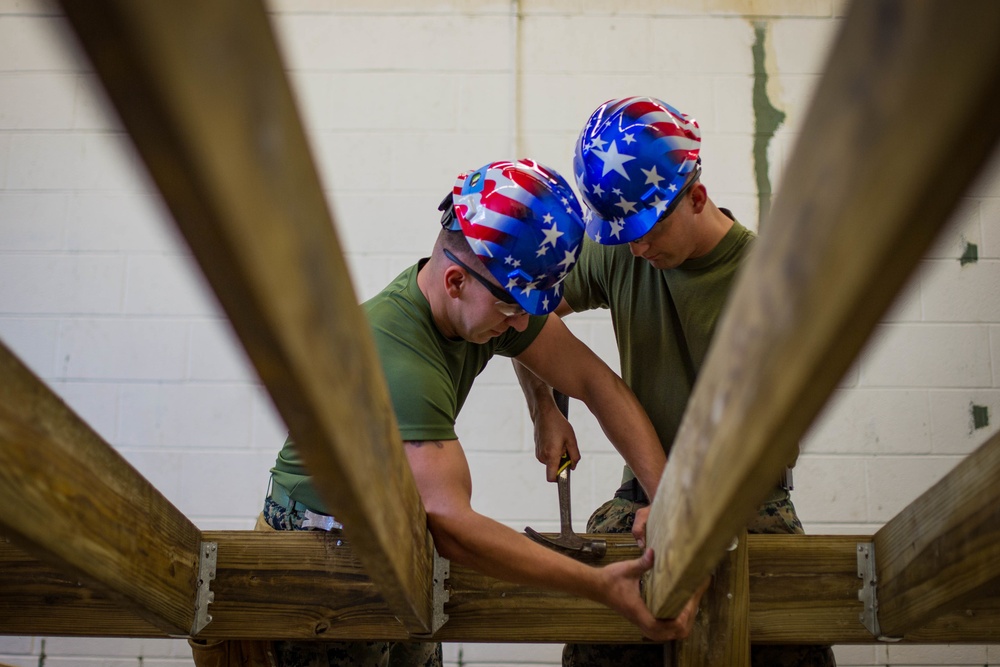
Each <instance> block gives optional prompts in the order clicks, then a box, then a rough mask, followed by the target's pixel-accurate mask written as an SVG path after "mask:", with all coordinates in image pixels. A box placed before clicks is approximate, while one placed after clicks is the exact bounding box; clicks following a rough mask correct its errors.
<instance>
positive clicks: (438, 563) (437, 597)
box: [410, 547, 451, 639]
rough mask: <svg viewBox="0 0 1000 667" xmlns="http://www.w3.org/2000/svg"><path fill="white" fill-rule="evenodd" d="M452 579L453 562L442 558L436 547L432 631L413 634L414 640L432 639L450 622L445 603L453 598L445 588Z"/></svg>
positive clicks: (411, 634)
mask: <svg viewBox="0 0 1000 667" xmlns="http://www.w3.org/2000/svg"><path fill="white" fill-rule="evenodd" d="M450 577H451V561H450V560H448V559H447V558H442V557H441V554H439V553H438V550H437V547H434V584H433V588H432V593H433V595H434V597H433V604H434V609H433V616H432V617H431V631H430V632H427V633H423V632H419V633H418V632H411V633H410V636H411V637H413V638H414V639H420V638H424V637H432V636H433V635H434V634H435V633H437V631H438V630H440V629H441V626H442V625H444V624H445V623H447V622H448V614H446V613H444V603H445V602H447V601H448V600H449V598H450V597H451V592H450V591H448V590H447V589H446V588H445V587H444V582H445V581H447V580H448V579H449V578H450Z"/></svg>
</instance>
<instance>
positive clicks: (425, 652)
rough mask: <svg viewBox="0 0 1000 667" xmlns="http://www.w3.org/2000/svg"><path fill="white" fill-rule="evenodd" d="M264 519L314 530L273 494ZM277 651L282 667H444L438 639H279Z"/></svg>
mask: <svg viewBox="0 0 1000 667" xmlns="http://www.w3.org/2000/svg"><path fill="white" fill-rule="evenodd" d="M261 519H263V522H264V523H265V524H266V527H268V528H272V529H274V530H311V529H309V528H303V527H302V516H301V514H300V513H298V512H296V511H295V510H288V509H286V508H285V507H283V506H282V505H279V504H278V503H276V502H274V501H273V500H271V498H267V500H265V501H264V512H263V515H262V516H261ZM260 523H261V521H260V519H258V526H259V527H261V528H264V529H265V530H266V528H265V527H264V526H260ZM331 532H334V533H336V532H339V531H338V530H336V529H334V530H333V531H331ZM274 654H275V658H276V660H277V665H278V667H441V662H442V658H441V644H439V643H437V642H412V643H404V642H301V641H278V642H274Z"/></svg>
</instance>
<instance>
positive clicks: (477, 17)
mask: <svg viewBox="0 0 1000 667" xmlns="http://www.w3.org/2000/svg"><path fill="white" fill-rule="evenodd" d="M666 5H669V7H666ZM270 7H271V9H272V10H273V18H274V25H275V28H276V32H277V34H278V37H279V39H280V42H281V44H282V47H283V50H284V53H285V56H286V58H287V66H288V70H289V72H290V74H291V77H292V80H293V84H294V86H295V89H296V92H297V94H298V95H299V98H300V101H301V107H302V112H303V116H304V118H305V122H306V125H307V127H308V131H309V133H310V137H311V139H312V142H313V146H314V147H315V152H316V156H317V159H318V162H319V168H320V170H321V173H322V178H323V183H324V184H325V188H326V191H327V193H328V195H329V198H330V201H331V203H332V208H333V211H334V213H335V217H336V220H337V225H338V231H339V233H340V236H341V239H342V242H343V244H344V247H345V251H346V253H347V257H348V261H349V263H350V266H351V269H352V272H353V277H354V280H355V285H356V288H357V290H358V292H359V299H363V298H367V297H369V296H371V295H372V294H374V293H375V292H376V291H378V289H379V288H381V287H382V286H383V285H384V284H385V283H386V282H388V281H389V280H390V279H391V278H392V277H393V276H394V275H395V274H396V273H398V272H399V271H400V270H401V269H403V268H404V267H406V266H408V265H409V264H411V263H412V262H413V261H415V260H416V259H417V258H418V257H420V256H421V254H422V253H425V252H426V250H427V249H429V248H430V245H431V243H432V241H433V239H434V236H435V234H436V232H437V228H438V227H437V218H438V214H437V212H436V210H435V207H436V205H437V203H438V201H439V200H440V198H441V196H442V195H443V194H444V192H446V191H447V188H449V187H450V186H451V183H452V179H453V178H454V176H455V175H456V174H457V173H458V172H459V171H462V170H464V169H468V168H474V167H478V166H480V165H482V164H483V163H485V162H488V161H490V160H495V159H502V158H511V157H524V156H528V157H533V158H535V159H538V160H540V161H541V162H543V163H546V164H548V165H550V166H552V167H555V168H556V169H558V170H560V171H562V172H564V173H565V174H567V175H569V174H570V164H571V159H572V157H571V156H572V146H573V141H574V139H575V137H576V134H577V133H578V131H579V129H580V127H581V126H582V124H583V122H584V121H585V120H586V118H587V116H588V115H589V113H590V112H591V111H592V110H593V108H595V107H596V106H597V105H598V104H599V103H601V102H603V101H604V100H606V99H608V98H612V97H618V96H623V95H629V94H648V95H654V96H657V97H661V98H663V99H665V100H667V101H669V102H671V103H672V104H674V105H675V106H677V107H679V108H680V109H681V110H683V111H685V112H687V113H689V114H691V115H693V116H694V117H695V118H697V119H698V120H699V122H700V124H701V126H702V129H703V131H704V149H703V157H704V162H705V174H704V182H705V183H706V185H707V186H708V188H709V191H710V194H711V195H712V197H713V198H714V199H715V201H716V202H717V203H719V204H721V205H724V206H728V207H730V208H731V209H733V210H734V212H735V213H736V215H737V217H738V218H739V219H740V220H741V221H743V222H744V223H747V224H748V225H749V226H751V227H756V226H757V225H756V221H757V203H756V194H755V192H756V186H755V181H754V177H753V163H752V154H751V150H752V144H753V131H754V118H753V110H752V105H751V89H752V83H753V59H752V55H751V46H752V44H753V41H754V25H755V23H758V22H762V24H763V25H765V26H766V28H767V59H766V62H767V66H768V70H769V75H770V85H769V92H770V97H771V102H772V104H774V105H775V106H776V107H778V108H779V109H781V110H782V111H784V112H785V113H786V114H787V118H786V120H785V123H784V125H783V126H782V127H781V129H780V130H779V131H778V133H777V135H776V137H775V139H774V141H773V142H772V145H771V150H770V174H771V179H772V182H773V183H775V184H776V185H780V175H781V169H782V165H783V164H784V161H785V159H786V157H787V156H788V155H789V154H790V151H791V150H792V146H793V145H794V142H795V140H796V139H797V129H798V127H799V126H800V123H801V121H802V118H803V115H804V113H805V111H806V108H807V104H808V102H809V98H810V95H811V92H812V90H813V87H814V85H815V83H816V82H817V81H818V79H819V75H820V73H821V71H822V69H823V63H824V57H825V53H826V50H827V48H828V45H829V43H830V40H831V39H832V37H833V35H834V34H835V31H836V29H837V27H838V24H839V22H840V19H841V18H842V15H843V10H844V5H843V3H842V2H841V0H756V1H754V2H748V1H737V0H732V1H728V2H727V1H725V0H685V1H684V2H674V3H661V2H654V1H652V0H621V1H619V2H617V3H615V7H614V8H613V10H608V9H607V8H606V7H605V4H604V3H593V2H587V3H579V2H569V1H568V0H522V1H521V2H517V1H512V2H501V1H500V0H438V1H437V2H436V3H433V4H432V3H423V2H414V1H413V0H378V1H377V2H376V1H373V0H368V1H366V2H359V1H358V0H353V1H349V0H272V1H271V4H270ZM929 127H931V128H932V127H933V124H929ZM858 242H859V243H864V239H858ZM968 244H975V246H976V247H977V250H978V261H977V262H974V263H965V264H962V263H960V261H959V258H960V257H961V256H962V255H963V253H964V252H965V250H966V248H967V245H968ZM998 293H1000V160H994V163H993V166H992V167H991V168H990V169H989V170H988V172H987V173H985V174H984V175H983V177H982V178H981V179H980V180H979V182H978V183H977V184H976V185H975V186H974V187H973V189H972V190H971V191H970V192H969V193H968V195H967V196H966V197H965V198H964V200H963V204H962V207H961V210H960V211H958V212H957V213H956V215H955V222H954V224H953V225H952V226H951V227H950V228H949V229H948V230H947V231H946V232H945V234H944V236H943V238H942V239H941V240H940V242H939V243H938V244H937V245H936V246H935V248H934V250H933V251H932V252H930V253H929V254H928V256H927V257H926V258H925V259H924V260H923V262H922V263H921V266H920V269H919V272H918V274H917V275H916V276H915V277H914V278H913V280H912V282H911V285H910V287H909V289H908V290H907V291H906V292H905V294H903V295H902V296H901V298H900V300H899V301H898V303H897V306H896V307H895V308H894V309H893V311H892V312H891V313H890V314H889V315H888V316H887V317H886V318H885V321H884V322H883V323H882V324H881V325H880V326H879V328H878V331H877V335H876V337H875V339H874V341H873V342H872V344H871V345H869V347H868V349H867V350H866V352H865V353H864V354H863V356H862V357H861V358H860V359H859V360H858V362H857V363H856V364H855V366H854V367H853V368H852V370H851V371H850V372H849V373H848V374H847V376H846V377H845V378H844V380H843V381H842V383H841V385H840V388H839V389H838V391H837V393H836V396H835V400H834V401H833V402H832V403H831V404H830V405H829V407H828V409H827V410H826V411H825V413H824V414H823V416H822V417H821V419H820V420H819V422H818V423H817V424H816V426H815V427H814V429H813V430H812V432H811V433H810V435H809V436H808V438H807V439H806V441H805V442H804V444H803V455H802V457H801V459H800V461H799V465H798V468H797V471H796V491H795V494H794V498H795V501H796V503H797V505H798V508H799V511H800V514H801V516H802V519H803V521H804V523H805V524H806V527H807V530H809V531H810V532H814V533H865V534H870V533H873V532H874V531H875V530H877V528H878V527H880V526H881V525H882V524H883V523H884V522H885V521H886V520H887V519H889V518H891V517H892V516H893V515H894V514H895V513H896V512H898V511H899V510H900V509H902V508H903V507H904V506H906V505H907V504H908V503H909V502H910V501H912V500H913V499H914V498H916V497H917V496H918V495H919V494H920V493H922V492H923V491H924V490H926V489H927V488H928V487H929V486H930V484H932V483H933V482H935V481H936V480H938V479H940V478H941V477H942V476H943V475H944V474H945V473H947V472H948V471H949V470H950V469H951V468H952V467H953V466H954V465H955V464H956V463H957V462H958V461H959V460H961V458H962V457H963V456H964V455H965V454H967V453H968V452H970V451H971V450H973V449H974V448H975V447H976V446H977V445H979V444H980V443H982V442H983V441H984V440H985V439H986V438H987V437H988V436H990V435H992V434H993V433H994V432H995V431H996V429H997V424H998V423H1000V297H998V296H997V295H998ZM569 323H570V325H571V327H572V329H573V330H574V331H575V332H576V333H577V334H578V335H579V336H580V337H582V338H583V339H584V340H585V341H587V342H588V343H589V344H590V345H591V346H592V347H594V348H595V349H596V350H597V351H598V352H599V353H600V354H601V355H602V356H603V357H604V358H605V359H607V360H608V362H609V363H610V364H611V365H612V366H613V367H616V368H617V365H618V363H617V355H616V352H615V345H614V339H613V336H612V332H611V327H610V324H609V321H608V319H607V318H605V317H602V316H600V315H594V314H582V315H576V316H574V317H572V318H570V320H569ZM0 339H2V340H3V342H4V343H5V344H6V345H7V346H9V347H10V348H12V349H13V350H14V352H15V353H16V354H17V355H18V356H19V357H20V358H21V359H23V360H24V361H25V362H26V363H27V364H28V365H29V366H31V368H32V369H33V370H34V371H35V372H36V373H37V374H38V375H40V376H41V377H42V378H43V379H44V380H45V381H46V382H47V383H48V384H49V385H50V386H51V387H52V388H53V389H54V390H55V391H56V392H58V393H59V395H61V396H62V397H63V398H64V399H65V400H66V401H67V402H68V403H69V404H70V405H71V406H72V407H73V408H74V409H75V410H76V411H77V412H78V413H79V414H80V415H81V416H82V417H83V418H84V419H85V420H87V421H88V422H89V423H90V424H91V425H92V426H93V427H94V428H95V429H96V430H97V431H98V432H99V433H100V434H101V435H102V436H103V437H104V438H105V439H106V440H107V441H108V442H110V443H111V444H112V445H113V446H114V447H115V448H116V449H117V450H118V451H120V452H121V453H122V454H123V455H124V456H125V457H126V458H127V459H128V460H129V461H130V462H132V463H133V464H134V465H135V466H136V467H137V468H138V469H139V470H140V471H141V472H142V474H144V475H145V476H146V477H147V478H149V479H150V480H151V481H152V482H153V483H154V484H155V485H156V487H157V488H158V489H160V490H161V491H162V492H163V493H164V494H165V495H166V496H167V497H168V498H169V499H170V500H171V501H172V502H174V503H175V504H176V505H177V507H178V508H179V509H181V510H182V511H183V512H184V513H185V514H186V515H187V516H189V517H190V518H191V519H192V520H193V521H194V522H195V523H196V524H197V525H198V526H199V527H201V528H203V529H248V528H250V527H251V526H252V521H253V518H254V516H255V515H256V513H257V512H258V511H259V506H260V503H261V501H262V499H263V496H264V491H265V486H266V483H267V469H268V467H269V466H270V465H271V463H272V462H273V460H274V456H275V454H276V452H277V450H278V448H279V447H280V444H281V442H282V439H283V437H284V432H285V429H284V426H283V424H282V423H281V421H280V419H279V418H278V417H277V415H276V413H275V411H274V409H273V407H272V405H271V403H270V400H269V398H268V397H267V394H266V392H265V391H263V389H262V388H261V386H260V384H259V382H258V380H257V378H256V376H255V374H254V372H253V370H252V369H251V368H250V366H249V365H248V363H247V360H246V357H245V355H244V353H243V351H242V349H241V348H240V346H239V344H238V342H237V341H236V340H235V337H234V335H233V333H232V331H231V329H230V327H229V325H228V322H227V320H226V318H225V316H224V315H223V314H222V312H221V310H220V309H219V307H218V305H217V303H216V300H215V297H214V295H213V294H212V293H211V292H210V291H209V290H207V289H206V286H205V283H204V280H203V278H202V276H201V274H200V270H199V269H198V267H197V265H196V264H195V263H194V262H193V261H192V258H191V255H190V253H189V251H188V250H187V248H186V246H185V245H184V243H183V241H181V240H180V238H179V236H178V234H177V233H176V231H175V230H174V229H173V226H172V222H171V220H170V218H169V216H168V215H167V214H166V213H165V211H164V209H163V207H162V204H161V202H160V199H159V196H158V194H157V193H156V192H155V190H154V189H153V188H152V187H151V185H150V183H149V181H148V179H147V177H146V175H145V173H144V168H143V166H142V164H141V162H140V161H139V160H138V159H137V157H136V155H135V153H134V151H133V149H132V147H131V145H130V143H129V140H128V137H127V136H126V135H125V134H124V133H123V132H122V130H121V128H120V126H119V124H118V122H117V120H116V119H115V117H114V115H113V113H110V112H109V111H108V109H107V107H106V105H105V101H104V99H103V96H102V93H101V92H100V91H99V89H98V87H97V85H96V82H95V78H94V75H93V73H92V71H91V69H90V67H89V65H88V63H87V62H85V60H83V59H82V58H81V57H80V56H79V54H78V53H77V52H76V50H75V48H74V46H73V43H72V37H71V35H70V34H69V33H68V31H67V29H66V25H65V24H64V22H63V20H62V19H61V18H60V16H59V13H58V11H57V10H55V9H53V8H52V7H51V6H50V5H47V4H42V2H41V0H0ZM974 405H975V406H981V407H985V408H986V410H987V412H988V416H989V425H988V426H986V427H984V428H978V429H977V428H974V426H973V420H972V406H974ZM573 418H574V423H575V424H576V425H577V429H578V433H579V435H580V436H581V440H582V443H583V445H584V454H585V456H586V458H585V461H584V463H582V464H581V466H580V468H579V470H578V472H577V475H576V476H575V482H574V493H575V497H574V512H575V516H576V517H577V520H578V522H579V523H580V524H581V527H582V522H583V517H585V516H586V515H587V514H588V513H589V512H590V511H591V510H592V509H593V508H594V507H596V506H597V505H598V504H599V503H600V502H602V501H603V500H605V499H606V498H607V497H609V495H610V493H611V492H612V491H613V489H614V488H615V487H616V486H617V481H618V476H619V474H620V465H619V459H618V456H617V454H615V452H614V451H613V449H612V448H611V447H610V446H609V445H608V444H607V442H606V441H605V440H604V438H603V436H602V435H601V432H600V429H599V427H597V426H596V424H595V422H594V420H593V419H592V418H590V417H589V415H587V414H585V413H584V410H583V408H582V406H580V405H579V404H577V405H575V406H574V408H573ZM459 429H460V430H459V433H460V436H461V438H462V441H463V444H464V445H465V447H466V449H467V450H468V453H469V461H470V464H471V467H472V471H473V476H474V480H475V497H474V503H475V505H476V507H477V509H479V510H480V511H482V512H484V513H486V514H489V515H491V516H493V517H495V518H497V519H500V520H501V521H504V522H505V523H507V524H509V525H511V526H512V527H514V528H515V529H518V530H520V529H522V528H523V527H524V526H525V525H529V524H530V525H532V526H535V527H538V528H543V529H544V528H554V527H555V526H556V525H557V521H558V513H557V504H556V494H555V489H554V488H553V487H552V486H549V485H546V484H545V483H544V477H543V471H542V469H541V467H540V466H539V465H538V464H537V463H536V462H535V461H534V458H533V454H532V452H533V445H532V440H531V431H530V423H529V421H528V419H527V416H526V411H525V409H524V407H523V403H522V399H521V397H520V392H519V390H518V389H517V388H516V386H515V383H514V378H513V373H512V372H511V370H510V368H509V364H508V363H506V362H505V361H503V360H497V361H496V362H495V363H494V364H493V365H492V366H491V367H490V368H489V369H488V370H487V371H486V372H485V374H484V376H483V377H482V378H481V380H480V381H479V383H478V385H477V386H476V388H475V389H474V390H473V394H472V396H471V397H470V399H469V402H468V404H467V407H466V409H465V412H464V414H463V417H462V419H461V422H460V425H459ZM43 641H44V644H43ZM43 654H44V656H45V657H44V660H42V659H41V656H42V655H43ZM837 654H838V658H839V661H840V664H841V665H874V664H879V665H884V664H892V665H930V664H934V665H972V664H975V665H983V664H991V665H1000V647H997V646H993V647H983V646H953V647H948V646H942V647H908V646H891V645H890V646H863V647H837ZM445 655H446V658H447V660H448V661H449V663H450V664H456V663H459V662H460V663H461V664H476V665H508V664H517V665H535V664H555V663H557V662H558V657H559V647H558V646H551V645H550V646H541V645H491V644H478V645H477V644H466V645H454V644H452V645H447V646H446V649H445ZM0 662H6V663H9V664H12V665H18V666H20V667H26V666H28V665H31V666H32V667H34V666H35V665H39V664H41V663H42V662H44V664H45V665H49V666H53V665H107V666H115V667H117V666H119V665H122V666H124V665H137V664H141V665H145V666H147V667H148V666H152V665H155V666H158V667H168V666H169V667H180V666H182V665H183V666H185V667H186V666H188V665H190V664H191V662H190V658H189V654H188V650H187V646H186V644H185V643H184V642H181V641H173V640H155V641H150V640H108V639H73V638H46V639H44V640H43V639H41V638H32V637H0Z"/></svg>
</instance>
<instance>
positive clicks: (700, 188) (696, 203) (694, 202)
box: [688, 181, 708, 215]
mask: <svg viewBox="0 0 1000 667" xmlns="http://www.w3.org/2000/svg"><path fill="white" fill-rule="evenodd" d="M688 197H690V198H691V210H692V211H693V212H694V214H695V215H698V214H699V213H701V212H702V211H703V210H705V203H706V202H707V201H708V190H706V189H705V186H704V185H702V184H701V181H699V182H697V183H695V184H694V185H692V186H691V190H690V191H689V192H688Z"/></svg>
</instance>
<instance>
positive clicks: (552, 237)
mask: <svg viewBox="0 0 1000 667" xmlns="http://www.w3.org/2000/svg"><path fill="white" fill-rule="evenodd" d="M542 234H544V235H545V238H544V239H542V243H541V245H543V246H544V245H546V244H548V243H551V244H552V247H553V248H555V247H556V241H558V240H559V237H560V236H562V235H563V233H562V232H560V231H559V227H558V226H556V225H554V224H553V225H552V227H550V228H549V229H543V230H542Z"/></svg>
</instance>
